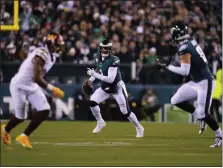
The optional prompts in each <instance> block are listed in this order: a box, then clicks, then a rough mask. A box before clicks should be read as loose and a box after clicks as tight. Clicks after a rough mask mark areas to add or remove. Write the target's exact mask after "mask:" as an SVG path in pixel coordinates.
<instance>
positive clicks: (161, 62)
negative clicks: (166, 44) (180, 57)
mask: <svg viewBox="0 0 223 168" xmlns="http://www.w3.org/2000/svg"><path fill="white" fill-rule="evenodd" d="M156 65H158V66H161V67H163V68H164V67H167V66H168V65H169V61H167V60H165V59H164V58H163V57H161V56H158V58H157V59H156Z"/></svg>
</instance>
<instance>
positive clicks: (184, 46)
mask: <svg viewBox="0 0 223 168" xmlns="http://www.w3.org/2000/svg"><path fill="white" fill-rule="evenodd" d="M187 47H188V44H183V45H181V46H180V47H179V52H180V51H183V50H185V49H186V48H187Z"/></svg>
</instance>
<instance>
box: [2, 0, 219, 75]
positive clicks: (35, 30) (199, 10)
mask: <svg viewBox="0 0 223 168" xmlns="http://www.w3.org/2000/svg"><path fill="white" fill-rule="evenodd" d="M10 3H12V2H10V1H1V6H2V7H1V20H0V22H1V24H11V23H12V18H13V17H12V16H13V11H11V10H12V8H11V4H10ZM221 6H222V5H221V1H220V0H219V1H212V0H209V1H208V0H207V1H195V0H190V1H189V0H185V1H175V0H165V1H163V0H153V1H147V0H142V1H109V0H106V1H76V0H75V1H53V2H52V1H49V0H45V1H43V0H42V1H20V8H19V11H20V16H19V25H20V30H19V31H13V32H1V43H0V48H1V58H0V59H2V60H3V61H18V60H23V59H24V58H25V55H26V54H27V52H28V51H29V50H30V49H32V47H30V46H38V45H41V39H42V37H43V36H44V35H46V33H47V32H48V31H51V30H53V31H58V32H60V33H61V34H62V35H63V37H64V40H65V52H64V54H63V56H62V57H61V58H60V59H59V60H58V62H61V63H63V62H73V63H79V64H83V63H93V59H94V57H93V56H94V54H96V53H97V46H98V44H99V42H100V41H101V40H103V39H105V38H109V39H111V40H112V42H113V44H114V50H113V53H114V54H115V55H117V56H119V58H120V60H121V63H130V62H132V61H137V67H138V69H137V73H138V74H139V73H140V71H141V69H142V67H143V65H146V64H148V65H154V64H155V60H156V57H157V55H162V56H174V57H173V61H177V60H178V57H177V56H176V46H175V45H174V44H173V43H172V42H171V36H170V32H169V29H170V27H171V24H172V23H173V22H174V21H177V20H182V21H184V23H185V24H187V25H188V26H189V32H190V34H191V35H192V37H194V38H196V40H197V41H198V42H199V44H200V45H201V48H203V49H204V52H205V54H206V56H207V58H208V60H209V63H210V66H211V67H212V65H213V64H212V62H213V61H215V60H217V61H218V62H219V65H220V64H221V63H220V62H221V56H222V42H221V34H222V25H221V23H222V17H221V12H222V11H221ZM212 69H213V68H212ZM214 71H215V72H216V70H214Z"/></svg>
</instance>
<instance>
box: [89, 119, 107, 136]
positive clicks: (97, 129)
mask: <svg viewBox="0 0 223 168" xmlns="http://www.w3.org/2000/svg"><path fill="white" fill-rule="evenodd" d="M105 126H106V123H105V121H104V120H101V121H98V122H97V125H96V127H95V129H94V130H93V131H92V133H93V134H97V133H99V132H101V130H102V128H104V127H105Z"/></svg>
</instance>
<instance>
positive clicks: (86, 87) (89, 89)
mask: <svg viewBox="0 0 223 168" xmlns="http://www.w3.org/2000/svg"><path fill="white" fill-rule="evenodd" d="M82 91H83V92H84V93H85V94H87V95H91V94H92V93H93V91H94V88H93V86H92V83H91V81H85V82H84V84H83V85H82Z"/></svg>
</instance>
